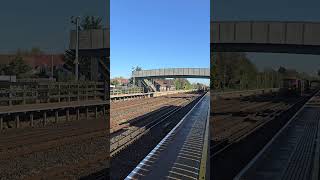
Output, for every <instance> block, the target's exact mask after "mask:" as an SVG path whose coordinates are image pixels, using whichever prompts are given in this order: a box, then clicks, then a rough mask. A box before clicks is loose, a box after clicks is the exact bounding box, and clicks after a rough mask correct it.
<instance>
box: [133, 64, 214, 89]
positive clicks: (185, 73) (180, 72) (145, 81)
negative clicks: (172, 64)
mask: <svg viewBox="0 0 320 180" xmlns="http://www.w3.org/2000/svg"><path fill="white" fill-rule="evenodd" d="M132 78H133V81H134V82H133V83H134V84H136V83H137V84H139V85H140V86H144V87H146V89H147V90H148V91H157V88H156V87H155V85H154V82H153V80H152V79H161V78H205V79H209V78H210V69H209V68H168V69H152V70H140V71H133V72H132Z"/></svg>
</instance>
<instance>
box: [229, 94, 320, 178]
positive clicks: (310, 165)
mask: <svg viewBox="0 0 320 180" xmlns="http://www.w3.org/2000/svg"><path fill="white" fill-rule="evenodd" d="M319 121H320V93H319V92H318V93H316V94H315V95H314V96H313V97H312V98H311V99H309V101H308V102H307V103H306V104H305V105H304V106H303V107H302V108H301V109H300V110H299V111H298V112H297V113H296V114H295V115H294V116H293V117H292V118H291V119H290V120H289V121H288V122H287V124H286V125H285V126H284V127H283V128H282V129H281V130H280V131H279V132H278V133H277V134H276V135H275V136H274V137H273V138H272V139H271V141H270V142H269V143H268V144H267V145H266V146H265V147H264V148H263V149H262V150H261V151H260V152H259V153H258V154H257V155H256V156H255V157H254V158H253V159H252V160H251V161H250V163H249V164H248V165H247V166H246V167H245V168H244V169H243V170H242V171H241V172H240V173H239V174H238V175H237V176H236V177H235V178H234V179H235V180H256V179H259V180H280V179H281V180H289V179H290V180H302V179H303V180H318V179H319V153H320V144H319V140H320V123H319Z"/></svg>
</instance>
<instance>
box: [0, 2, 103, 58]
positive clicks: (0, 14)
mask: <svg viewBox="0 0 320 180" xmlns="http://www.w3.org/2000/svg"><path fill="white" fill-rule="evenodd" d="M107 9H109V8H107V3H106V0H94V1H90V0H51V1H48V0H28V1H22V0H2V1H1V6H0V22H1V28H0V53H7V52H14V51H16V49H18V48H21V49H30V48H31V47H40V48H41V49H43V50H45V51H49V52H52V51H54V52H63V51H64V50H65V49H66V48H68V43H69V42H68V41H69V38H68V37H69V30H70V29H71V28H73V27H71V25H70V17H71V16H84V15H93V16H100V17H102V18H103V21H104V24H107V23H108V22H106V21H107V20H108V18H107V17H106V16H107Z"/></svg>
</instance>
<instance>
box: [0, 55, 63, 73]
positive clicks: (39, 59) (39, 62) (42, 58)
mask: <svg viewBox="0 0 320 180" xmlns="http://www.w3.org/2000/svg"><path fill="white" fill-rule="evenodd" d="M19 56H20V57H22V59H23V60H24V61H25V62H26V64H28V65H29V66H31V67H32V68H33V69H34V70H37V71H39V72H43V71H46V70H50V68H51V65H53V66H54V67H56V66H59V65H60V66H61V65H63V64H64V61H63V55H62V54H55V55H49V54H40V55H19ZM15 57H17V55H15V54H2V55H0V65H7V64H9V63H10V62H11V61H13V60H14V59H15ZM52 58H53V61H52Z"/></svg>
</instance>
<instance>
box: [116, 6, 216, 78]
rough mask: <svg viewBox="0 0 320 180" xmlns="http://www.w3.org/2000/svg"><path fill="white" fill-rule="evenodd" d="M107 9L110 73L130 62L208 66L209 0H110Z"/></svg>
mask: <svg viewBox="0 0 320 180" xmlns="http://www.w3.org/2000/svg"><path fill="white" fill-rule="evenodd" d="M110 13H111V16H110V18H111V21H110V29H111V32H110V34H111V35H110V43H111V44H110V59H111V68H110V69H111V77H116V76H123V77H130V76H131V68H132V67H133V66H140V67H142V69H155V68H169V67H171V68H172V67H176V68H178V67H181V68H183V67H190V68H192V67H205V68H209V65H210V59H209V57H210V56H209V55H210V46H209V43H210V42H209V41H210V39H209V36H210V23H209V22H210V1H209V0H200V1H195V0H161V1H160V0H134V1H132V0H113V1H111V11H110ZM202 82H204V81H202ZM206 82H207V83H208V82H209V81H208V80H207V81H206Z"/></svg>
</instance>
